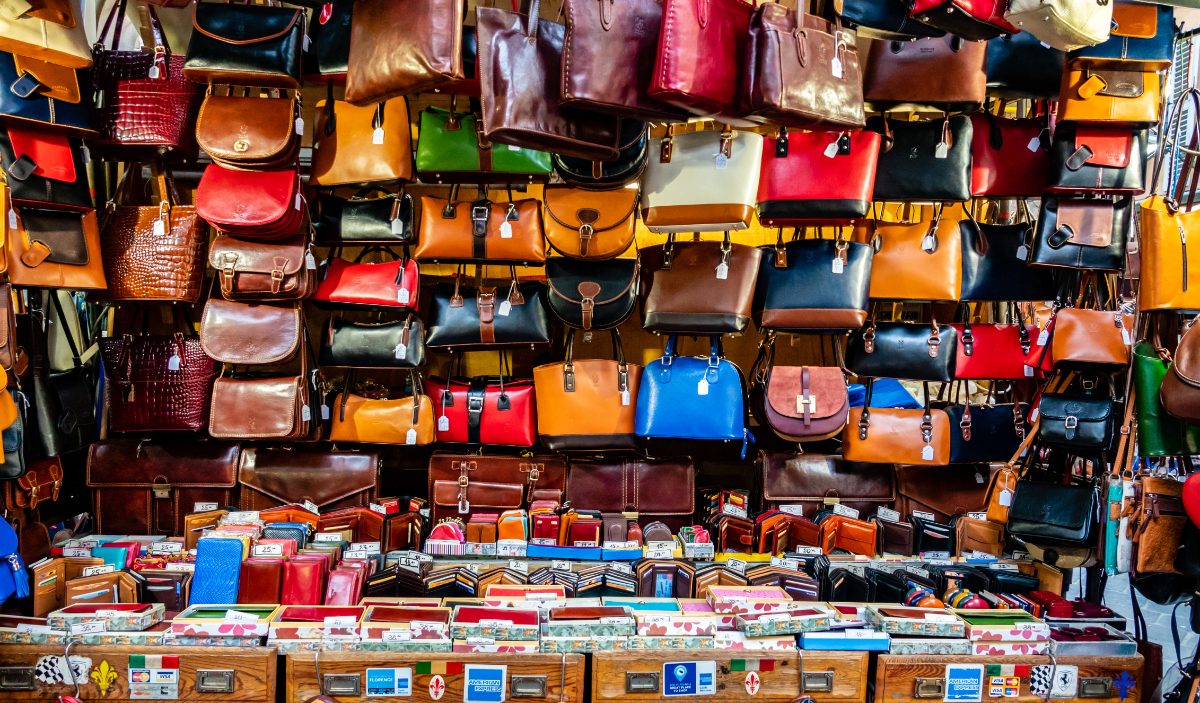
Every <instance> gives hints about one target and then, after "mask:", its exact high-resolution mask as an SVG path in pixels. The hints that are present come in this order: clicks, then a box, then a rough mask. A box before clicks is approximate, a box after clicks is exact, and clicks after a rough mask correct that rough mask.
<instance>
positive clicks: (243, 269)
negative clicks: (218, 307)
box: [208, 233, 317, 302]
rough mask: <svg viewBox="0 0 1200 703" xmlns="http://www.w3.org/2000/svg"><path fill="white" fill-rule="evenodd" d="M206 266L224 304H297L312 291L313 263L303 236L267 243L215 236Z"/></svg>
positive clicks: (314, 284)
mask: <svg viewBox="0 0 1200 703" xmlns="http://www.w3.org/2000/svg"><path fill="white" fill-rule="evenodd" d="M208 265H209V266H211V267H213V269H215V270H216V277H217V280H218V282H219V283H220V286H221V295H222V296H224V297H225V299H226V300H242V301H247V302H253V301H266V300H300V299H302V298H307V297H308V296H309V295H310V294H311V293H312V291H313V290H314V289H315V288H316V279H317V275H316V274H317V262H316V259H314V258H313V255H312V250H311V249H310V248H309V245H308V236H307V235H306V234H303V233H300V234H296V235H294V236H293V237H290V238H289V239H287V240H284V241H282V242H270V243H268V242H248V241H244V240H241V239H235V238H234V237H228V236H224V235H218V236H217V237H216V238H215V239H214V240H213V242H212V245H211V246H210V247H209V250H208Z"/></svg>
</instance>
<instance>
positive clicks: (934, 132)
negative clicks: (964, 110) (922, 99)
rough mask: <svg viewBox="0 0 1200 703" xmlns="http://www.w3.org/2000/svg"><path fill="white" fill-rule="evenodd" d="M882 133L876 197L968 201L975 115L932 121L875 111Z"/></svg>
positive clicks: (874, 124)
mask: <svg viewBox="0 0 1200 703" xmlns="http://www.w3.org/2000/svg"><path fill="white" fill-rule="evenodd" d="M867 129H870V130H873V131H876V132H881V133H882V134H883V142H882V147H881V148H880V150H879V164H878V165H877V166H876V167H875V190H874V197H875V200H876V201H880V200H920V201H929V200H933V201H951V202H966V201H967V200H970V199H971V140H972V136H973V130H972V129H971V120H970V118H969V117H967V116H966V115H956V116H954V117H947V118H945V119H941V120H931V121H929V122H897V121H895V120H889V119H887V118H886V117H873V118H871V119H870V120H868V122H867Z"/></svg>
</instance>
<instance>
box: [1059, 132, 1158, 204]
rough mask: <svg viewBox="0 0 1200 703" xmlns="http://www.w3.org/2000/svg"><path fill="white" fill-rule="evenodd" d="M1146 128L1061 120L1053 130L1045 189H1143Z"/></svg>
mask: <svg viewBox="0 0 1200 703" xmlns="http://www.w3.org/2000/svg"><path fill="white" fill-rule="evenodd" d="M1147 131H1148V130H1145V129H1130V128H1129V127H1125V126H1110V127H1104V126H1100V127H1097V126H1089V125H1075V124H1072V123H1070V122H1065V123H1063V124H1061V125H1059V126H1058V127H1057V128H1056V129H1055V130H1054V143H1053V146H1052V147H1051V149H1050V159H1051V163H1050V167H1049V170H1048V173H1049V176H1050V179H1049V183H1048V185H1047V188H1046V192H1047V193H1054V194H1056V195H1072V194H1074V195H1117V194H1129V195H1138V194H1140V193H1141V192H1142V191H1143V190H1145V187H1146V186H1145V179H1144V177H1143V171H1142V167H1143V164H1144V162H1145V160H1146V142H1147V139H1146V138H1147Z"/></svg>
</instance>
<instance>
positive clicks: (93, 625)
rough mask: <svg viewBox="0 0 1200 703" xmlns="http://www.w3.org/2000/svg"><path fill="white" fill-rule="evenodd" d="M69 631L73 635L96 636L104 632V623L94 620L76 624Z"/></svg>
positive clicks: (72, 624)
mask: <svg viewBox="0 0 1200 703" xmlns="http://www.w3.org/2000/svg"><path fill="white" fill-rule="evenodd" d="M67 631H68V632H70V633H71V634H72V635H94V634H97V633H101V632H104V622H103V621H100V620H93V621H91V622H75V623H71V626H70V628H68V630H67Z"/></svg>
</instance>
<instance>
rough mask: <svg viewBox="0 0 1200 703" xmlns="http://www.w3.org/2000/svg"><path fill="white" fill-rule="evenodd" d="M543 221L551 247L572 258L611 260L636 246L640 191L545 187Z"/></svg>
mask: <svg viewBox="0 0 1200 703" xmlns="http://www.w3.org/2000/svg"><path fill="white" fill-rule="evenodd" d="M542 204H543V208H544V210H545V214H544V216H543V217H542V224H543V226H544V227H545V229H546V241H547V242H548V243H549V244H550V248H551V249H554V251H556V252H558V253H559V254H562V255H563V256H565V257H569V258H572V259H590V260H602V259H611V258H613V257H615V256H620V255H621V254H623V253H625V251H626V250H627V249H629V247H630V246H632V245H633V236H634V230H635V229H636V225H637V208H638V191H637V190H634V189H631V188H615V189H610V190H585V189H583V188H572V187H570V186H558V185H553V186H546V188H544V189H543V190H542Z"/></svg>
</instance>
